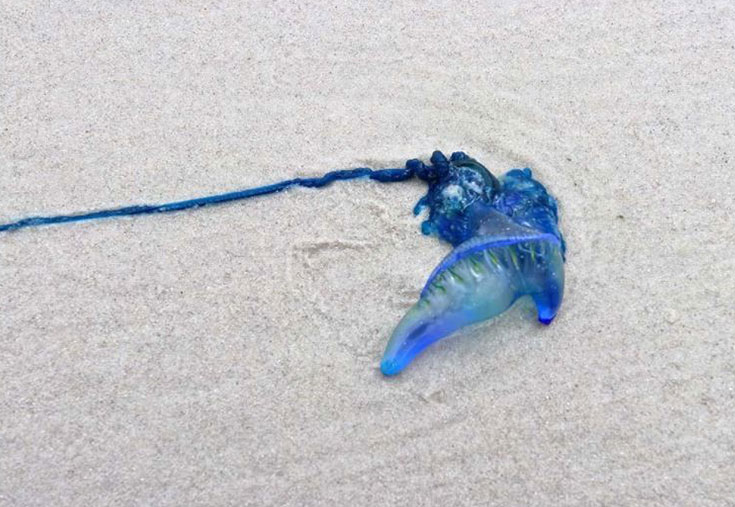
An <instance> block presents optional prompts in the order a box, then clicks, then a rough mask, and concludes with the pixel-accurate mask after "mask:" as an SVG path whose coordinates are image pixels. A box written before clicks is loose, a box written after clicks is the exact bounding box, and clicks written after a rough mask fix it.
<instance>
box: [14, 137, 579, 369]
mask: <svg viewBox="0 0 735 507" xmlns="http://www.w3.org/2000/svg"><path fill="white" fill-rule="evenodd" d="M356 178H369V179H371V180H374V181H377V182H380V183H396V182H401V181H406V180H409V179H412V178H419V179H421V180H422V181H424V182H426V184H427V185H428V191H427V193H426V195H425V196H423V197H422V198H421V199H420V200H419V202H418V203H417V204H416V206H415V207H414V210H413V212H414V215H419V214H420V213H422V212H423V211H425V210H427V209H428V217H427V219H426V220H424V221H423V222H422V224H421V231H422V232H423V233H424V234H425V235H427V236H436V237H437V238H439V239H440V240H441V241H445V242H447V243H449V244H450V245H452V247H453V248H452V250H451V251H450V252H449V254H448V255H447V256H446V257H445V258H444V259H443V260H442V261H441V262H440V263H439V265H438V266H436V268H434V270H433V271H432V272H431V274H430V275H429V278H428V280H427V282H426V284H425V285H424V288H423V289H422V290H421V293H420V295H419V298H418V301H417V302H416V303H415V304H414V305H413V306H412V307H411V308H410V309H409V310H408V312H407V313H406V314H405V316H404V317H403V319H401V321H400V322H399V323H398V325H397V326H396V328H395V330H394V331H393V334H392V335H391V338H390V340H389V342H388V345H387V347H386V349H385V353H384V354H383V358H382V360H381V363H380V369H381V371H382V372H383V374H384V375H386V376H390V375H396V374H398V373H400V372H401V371H402V370H403V369H404V368H406V366H408V364H409V363H411V361H413V359H414V358H416V356H418V355H419V354H420V353H421V352H422V351H423V350H424V349H426V347H428V346H429V345H431V344H432V343H434V342H436V341H438V340H441V339H442V338H445V337H447V336H449V335H452V334H453V333H455V332H456V331H458V330H460V329H462V328H464V327H466V326H469V325H472V324H476V323H479V322H482V321H484V320H487V319H491V318H493V317H496V316H498V315H500V314H501V313H503V312H504V311H506V310H507V309H508V308H509V307H510V306H511V305H512V304H513V303H514V302H515V301H516V300H517V299H519V298H521V297H525V296H529V297H531V298H532V299H533V302H534V303H535V306H536V309H537V312H538V320H539V321H540V322H541V323H542V324H547V325H548V324H550V323H551V321H552V320H553V319H554V317H555V316H556V314H557V312H558V311H559V307H560V306H561V301H562V297H563V293H564V261H565V251H566V246H565V243H564V238H563V236H562V234H561V231H560V230H559V215H558V208H557V203H556V200H555V199H554V197H553V196H551V195H550V194H549V193H548V192H547V190H546V188H545V187H544V186H543V185H542V184H541V183H540V182H538V181H537V180H535V179H534V178H533V174H532V172H531V170H530V169H528V168H526V169H512V170H510V171H508V172H507V173H506V174H504V175H503V176H501V177H500V178H497V177H495V176H494V175H493V174H492V173H491V172H490V171H489V170H488V169H487V168H486V167H485V166H483V165H482V164H480V163H479V162H478V161H477V160H475V159H473V158H471V157H469V156H468V155H467V154H465V153H464V152H455V153H452V155H451V156H450V157H449V158H447V157H446V156H445V155H444V154H443V153H441V152H440V151H435V152H434V153H433V154H432V156H431V159H430V163H429V164H425V163H424V162H422V161H421V160H419V159H411V160H409V161H407V162H406V164H405V167H403V168H395V169H370V168H365V167H361V168H355V169H344V170H336V171H331V172H328V173H326V174H324V175H323V176H320V177H314V178H294V179H290V180H285V181H281V182H278V183H273V184H269V185H264V186H261V187H255V188H249V189H244V190H238V191H234V192H227V193H223V194H216V195H211V196H206V197H200V198H196V199H187V200H182V201H174V202H169V203H164V204H144V205H133V206H125V207H119V208H112V209H105V210H97V211H88V212H79V213H70V214H59V215H51V216H32V217H27V218H23V219H20V220H17V221H14V222H9V223H6V224H0V232H12V231H17V230H19V229H24V228H29V227H37V226H43V225H52V224H62V223H70V222H81V221H87V220H96V219H102V218H114V217H124V216H134V215H145V214H155V213H168V212H175V211H182V210H186V209H192V208H199V207H203V206H209V205H214V204H222V203H225V202H231V201H236V200H242V199H248V198H252V197H257V196H262V195H267V194H272V193H277V192H282V191H284V190H286V189H288V188H291V187H295V186H301V187H307V188H321V187H325V186H327V185H329V184H331V183H332V182H335V181H341V180H350V179H356Z"/></svg>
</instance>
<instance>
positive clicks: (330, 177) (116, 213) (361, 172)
mask: <svg viewBox="0 0 735 507" xmlns="http://www.w3.org/2000/svg"><path fill="white" fill-rule="evenodd" d="M413 175H414V170H413V168H405V169H379V170H375V169H368V168H365V167H360V168H357V169H343V170H338V171H331V172H328V173H326V174H325V175H324V176H320V177H316V178H294V179H290V180H285V181H281V182H278V183H272V184H270V185H264V186H261V187H255V188H248V189H245V190H238V191H235V192H227V193H224V194H215V195H210V196H206V197H199V198H196V199H187V200H184V201H175V202H168V203H164V204H141V205H135V206H125V207H122V208H112V209H105V210H98V211H88V212H79V213H71V214H68V215H53V216H35V217H27V218H23V219H21V220H17V221H15V222H10V223H6V224H0V232H8V231H15V230H18V229H24V228H26V227H38V226H41V225H52V224H62V223H69V222H82V221H85V220H97V219H100V218H112V217H125V216H133V215H148V214H152V213H168V212H172V211H182V210H186V209H191V208H198V207H201V206H209V205H212V204H222V203H225V202H230V201H239V200H242V199H249V198H251V197H256V196H259V195H266V194H274V193H277V192H282V191H283V190H286V189H287V188H290V187H297V186H299V187H307V188H319V187H324V186H326V185H329V184H330V183H332V182H333V181H338V180H352V179H356V178H369V179H371V180H375V181H378V182H381V183H394V182H399V181H405V180H408V179H410V178H412V177H413Z"/></svg>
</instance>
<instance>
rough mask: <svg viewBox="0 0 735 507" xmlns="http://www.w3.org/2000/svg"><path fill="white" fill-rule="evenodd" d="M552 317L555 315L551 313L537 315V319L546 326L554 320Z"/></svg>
mask: <svg viewBox="0 0 735 507" xmlns="http://www.w3.org/2000/svg"><path fill="white" fill-rule="evenodd" d="M554 317H556V315H553V316H551V317H539V318H538V321H539V322H540V323H541V324H543V325H544V326H548V325H549V324H551V323H552V322H553V321H554Z"/></svg>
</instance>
